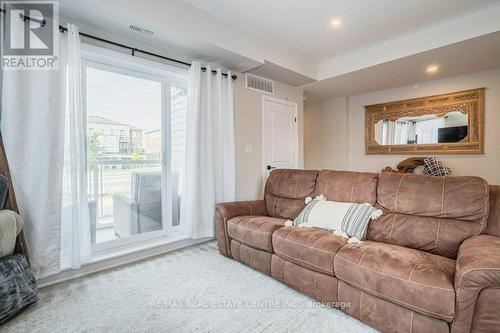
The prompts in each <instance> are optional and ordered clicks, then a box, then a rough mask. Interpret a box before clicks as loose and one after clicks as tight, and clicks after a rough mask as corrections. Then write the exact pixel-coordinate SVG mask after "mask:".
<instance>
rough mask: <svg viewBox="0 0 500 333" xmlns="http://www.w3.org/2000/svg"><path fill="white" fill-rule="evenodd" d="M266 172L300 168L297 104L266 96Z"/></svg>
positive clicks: (264, 102) (264, 110)
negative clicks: (277, 169)
mask: <svg viewBox="0 0 500 333" xmlns="http://www.w3.org/2000/svg"><path fill="white" fill-rule="evenodd" d="M263 113H264V115H263V118H264V171H265V173H264V174H265V175H267V174H269V171H270V170H272V169H276V168H279V169H295V168H298V161H297V157H298V151H297V149H298V133H297V104H295V103H292V102H289V101H284V100H280V99H277V98H272V97H268V96H265V97H264V100H263Z"/></svg>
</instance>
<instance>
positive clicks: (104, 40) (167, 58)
mask: <svg viewBox="0 0 500 333" xmlns="http://www.w3.org/2000/svg"><path fill="white" fill-rule="evenodd" d="M59 31H60V32H62V33H64V32H65V31H68V28H66V27H63V26H62V25H60V26H59ZM79 34H80V36H83V37H86V38H90V39H94V40H97V41H99V42H103V43H107V44H111V45H115V46H118V47H121V48H124V49H129V50H130V51H132V55H133V56H135V53H136V52H139V53H143V54H147V55H149V56H152V57H156V58H160V59H163V60H167V61H172V62H176V63H178V64H181V65H184V66H187V67H191V64H190V63H188V62H184V61H181V60H177V59H173V58H169V57H165V56H162V55H159V54H156V53H152V52H148V51H144V50H141V49H138V48H136V47H131V46H128V45H125V44H121V43H117V42H113V41H111V40H109V39H104V38H101V37H97V36H93V35H89V34H86V33H83V32H80V33H79ZM201 70H202V71H203V72H206V71H207V68H206V67H201ZM212 74H213V75H217V71H216V70H212ZM222 76H223V77H228V74H227V73H222ZM231 78H232V79H233V80H236V79H237V78H238V77H237V76H236V75H231Z"/></svg>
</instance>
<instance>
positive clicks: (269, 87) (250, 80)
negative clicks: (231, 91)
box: [245, 73, 274, 95]
mask: <svg viewBox="0 0 500 333" xmlns="http://www.w3.org/2000/svg"><path fill="white" fill-rule="evenodd" d="M245 81H246V87H247V88H248V89H251V90H256V91H260V92H263V93H266V94H271V95H274V81H273V80H269V79H265V78H263V77H260V76H257V75H253V74H248V73H247V74H246V80H245Z"/></svg>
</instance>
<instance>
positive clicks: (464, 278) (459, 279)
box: [451, 235, 500, 332]
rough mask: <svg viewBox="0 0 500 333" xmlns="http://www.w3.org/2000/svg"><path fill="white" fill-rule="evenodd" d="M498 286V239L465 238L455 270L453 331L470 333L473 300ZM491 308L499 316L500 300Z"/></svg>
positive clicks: (473, 309) (499, 262) (499, 271)
mask: <svg viewBox="0 0 500 333" xmlns="http://www.w3.org/2000/svg"><path fill="white" fill-rule="evenodd" d="M498 286H500V238H499V237H495V236H490V235H479V236H474V237H471V238H469V239H466V240H465V241H464V242H463V243H462V245H461V246H460V248H459V251H458V256H457V266H456V271H455V292H456V312H455V319H454V320H453V323H452V326H451V328H452V332H469V331H470V330H471V326H472V322H473V321H474V316H475V313H474V311H475V309H476V301H477V298H478V296H479V294H480V293H481V292H483V291H485V292H487V290H486V289H487V288H490V287H494V288H498ZM491 306H493V307H496V308H497V310H496V312H498V313H500V299H499V300H498V301H496V302H495V303H494V304H491Z"/></svg>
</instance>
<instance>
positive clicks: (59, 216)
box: [0, 24, 90, 278]
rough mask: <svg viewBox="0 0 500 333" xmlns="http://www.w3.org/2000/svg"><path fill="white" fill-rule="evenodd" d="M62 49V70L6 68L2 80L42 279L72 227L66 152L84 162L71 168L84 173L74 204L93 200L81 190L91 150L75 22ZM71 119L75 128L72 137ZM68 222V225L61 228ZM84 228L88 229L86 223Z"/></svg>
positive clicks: (7, 131)
mask: <svg viewBox="0 0 500 333" xmlns="http://www.w3.org/2000/svg"><path fill="white" fill-rule="evenodd" d="M59 50H60V51H59V69H58V70H47V71H21V70H11V71H4V73H3V82H2V86H3V89H2V96H3V98H2V118H1V124H0V126H1V130H2V135H3V138H4V144H5V150H6V153H7V158H8V160H9V164H10V169H11V173H12V178H13V183H14V189H15V191H16V197H17V201H18V204H19V208H20V211H21V215H22V217H23V218H24V221H25V225H24V230H25V234H26V237H27V246H28V250H29V253H30V260H31V266H32V270H33V272H34V274H35V276H36V277H37V278H41V277H45V276H48V275H52V274H55V273H58V272H60V271H61V262H62V261H63V260H62V257H61V251H62V250H63V249H62V248H61V231H62V230H61V229H66V228H65V227H66V226H67V223H68V222H67V221H68V215H67V214H66V213H67V210H66V209H64V210H63V207H62V202H63V200H65V201H67V199H68V197H67V196H66V194H67V193H65V196H64V197H63V195H62V194H63V169H64V166H65V156H66V157H67V156H71V157H72V158H73V157H74V156H77V155H79V157H78V158H79V160H78V159H75V160H71V170H72V171H73V170H76V169H78V170H79V171H78V173H77V174H75V176H74V177H72V178H71V181H72V182H71V190H72V191H73V190H77V191H78V192H75V193H73V192H72V193H71V196H70V198H69V199H70V202H75V201H77V202H79V203H80V204H81V202H82V201H85V202H86V200H87V199H86V198H85V193H84V192H83V191H82V190H81V189H82V188H83V187H84V185H85V177H84V176H82V175H83V174H82V173H81V172H83V171H84V169H83V167H84V166H82V163H84V161H82V160H81V159H84V158H85V152H84V150H83V151H82V147H84V146H82V143H83V138H82V137H81V135H82V134H84V132H81V131H82V129H83V128H84V127H82V117H83V116H82V113H81V111H82V110H81V95H80V93H81V90H80V89H81V87H80V77H79V75H80V74H79V70H80V67H79V61H80V60H79V57H80V55H79V39H78V29H77V28H76V27H75V26H73V25H71V24H68V33H65V34H60V35H59ZM77 62H78V63H77ZM66 112H67V113H68V115H69V118H68V119H66V117H65V113H66ZM66 120H68V124H70V125H71V126H72V127H71V128H70V131H69V133H68V136H67V137H65V128H66V126H65V122H66ZM65 147H69V148H70V150H71V154H70V155H67V154H66V155H65ZM83 149H84V148H83ZM66 152H67V150H66ZM66 184H67V183H66V182H64V185H66ZM78 207H79V208H78V209H77V210H76V213H75V211H74V210H73V211H71V214H70V215H71V216H70V220H71V223H77V222H76V219H78V221H79V223H80V222H81V223H83V222H85V212H84V210H85V209H88V208H85V206H84V205H79V206H78ZM87 215H88V212H87ZM63 220H64V221H65V223H64V227H63V228H61V222H62V221H63ZM87 223H88V221H87ZM80 227H81V228H83V229H84V228H86V227H85V226H84V225H83V224H82V225H80ZM83 229H82V230H83ZM73 232H75V230H74V229H73ZM77 240H78V241H80V242H79V243H77V244H79V245H78V248H80V249H83V248H84V247H83V245H82V244H83V243H85V242H86V237H85V236H78V237H76V236H74V234H73V238H72V241H71V242H70V244H72V246H73V247H74V244H75V242H76V241H77ZM82 242H83V243H82ZM88 245H89V246H90V241H89V242H88ZM79 251H80V250H79ZM63 252H64V251H63ZM74 253H77V252H74ZM79 253H80V254H79V256H80V261H79V262H78V258H76V259H75V258H74V257H73V259H75V260H74V261H72V262H73V263H75V262H76V263H77V265H73V264H71V265H72V266H78V265H79V264H80V263H82V262H83V261H84V260H85V259H86V258H88V257H87V256H86V254H85V253H87V252H84V251H80V252H79ZM84 254H85V255H84Z"/></svg>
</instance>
